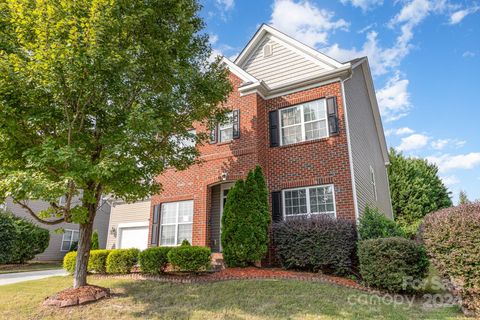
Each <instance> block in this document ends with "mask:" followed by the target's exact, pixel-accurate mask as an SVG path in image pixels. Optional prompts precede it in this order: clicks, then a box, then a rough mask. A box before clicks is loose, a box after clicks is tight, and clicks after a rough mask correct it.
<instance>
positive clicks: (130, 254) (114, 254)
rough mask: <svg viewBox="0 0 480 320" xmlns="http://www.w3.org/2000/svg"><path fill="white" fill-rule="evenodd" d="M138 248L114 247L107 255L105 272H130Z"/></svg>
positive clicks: (135, 261)
mask: <svg viewBox="0 0 480 320" xmlns="http://www.w3.org/2000/svg"><path fill="white" fill-rule="evenodd" d="M139 253H140V250H138V249H133V248H132V249H114V250H111V251H110V254H109V255H108V257H107V273H123V274H125V273H130V271H131V270H132V268H133V266H134V265H135V264H136V263H137V259H138V255H139Z"/></svg>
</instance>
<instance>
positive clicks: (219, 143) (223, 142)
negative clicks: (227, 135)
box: [217, 139, 233, 146]
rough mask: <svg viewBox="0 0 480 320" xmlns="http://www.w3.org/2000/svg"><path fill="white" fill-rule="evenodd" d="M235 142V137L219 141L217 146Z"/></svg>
mask: <svg viewBox="0 0 480 320" xmlns="http://www.w3.org/2000/svg"><path fill="white" fill-rule="evenodd" d="M231 143H233V139H232V140H228V141H222V142H218V143H217V146H224V145H226V144H231Z"/></svg>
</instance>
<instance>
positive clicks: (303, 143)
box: [278, 136, 335, 149]
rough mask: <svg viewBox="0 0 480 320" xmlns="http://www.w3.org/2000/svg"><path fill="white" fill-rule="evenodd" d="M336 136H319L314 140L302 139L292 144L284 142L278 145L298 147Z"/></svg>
mask: <svg viewBox="0 0 480 320" xmlns="http://www.w3.org/2000/svg"><path fill="white" fill-rule="evenodd" d="M332 137H335V136H329V137H324V138H318V139H313V140H308V141H301V142H295V143H290V144H284V145H281V146H278V148H282V149H283V148H290V147H296V146H303V145H306V144H312V143H317V142H323V141H327V140H329V139H330V138H332Z"/></svg>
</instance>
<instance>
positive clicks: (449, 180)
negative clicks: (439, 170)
mask: <svg viewBox="0 0 480 320" xmlns="http://www.w3.org/2000/svg"><path fill="white" fill-rule="evenodd" d="M440 178H441V179H442V181H443V183H444V184H445V185H447V186H452V185H455V184H459V183H460V180H459V179H458V178H457V176H455V175H451V176H445V177H440Z"/></svg>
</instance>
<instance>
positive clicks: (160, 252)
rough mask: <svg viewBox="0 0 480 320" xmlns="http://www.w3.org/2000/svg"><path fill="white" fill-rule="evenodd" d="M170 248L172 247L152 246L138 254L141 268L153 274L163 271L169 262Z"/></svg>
mask: <svg viewBox="0 0 480 320" xmlns="http://www.w3.org/2000/svg"><path fill="white" fill-rule="evenodd" d="M182 245H183V243H182ZM170 249H172V248H170V247H152V248H148V249H145V250H143V251H142V252H140V254H139V256H138V264H139V265H140V270H141V271H142V272H144V273H147V274H153V275H157V274H160V273H163V272H164V271H165V268H166V267H167V264H168V252H169V251H170Z"/></svg>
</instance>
